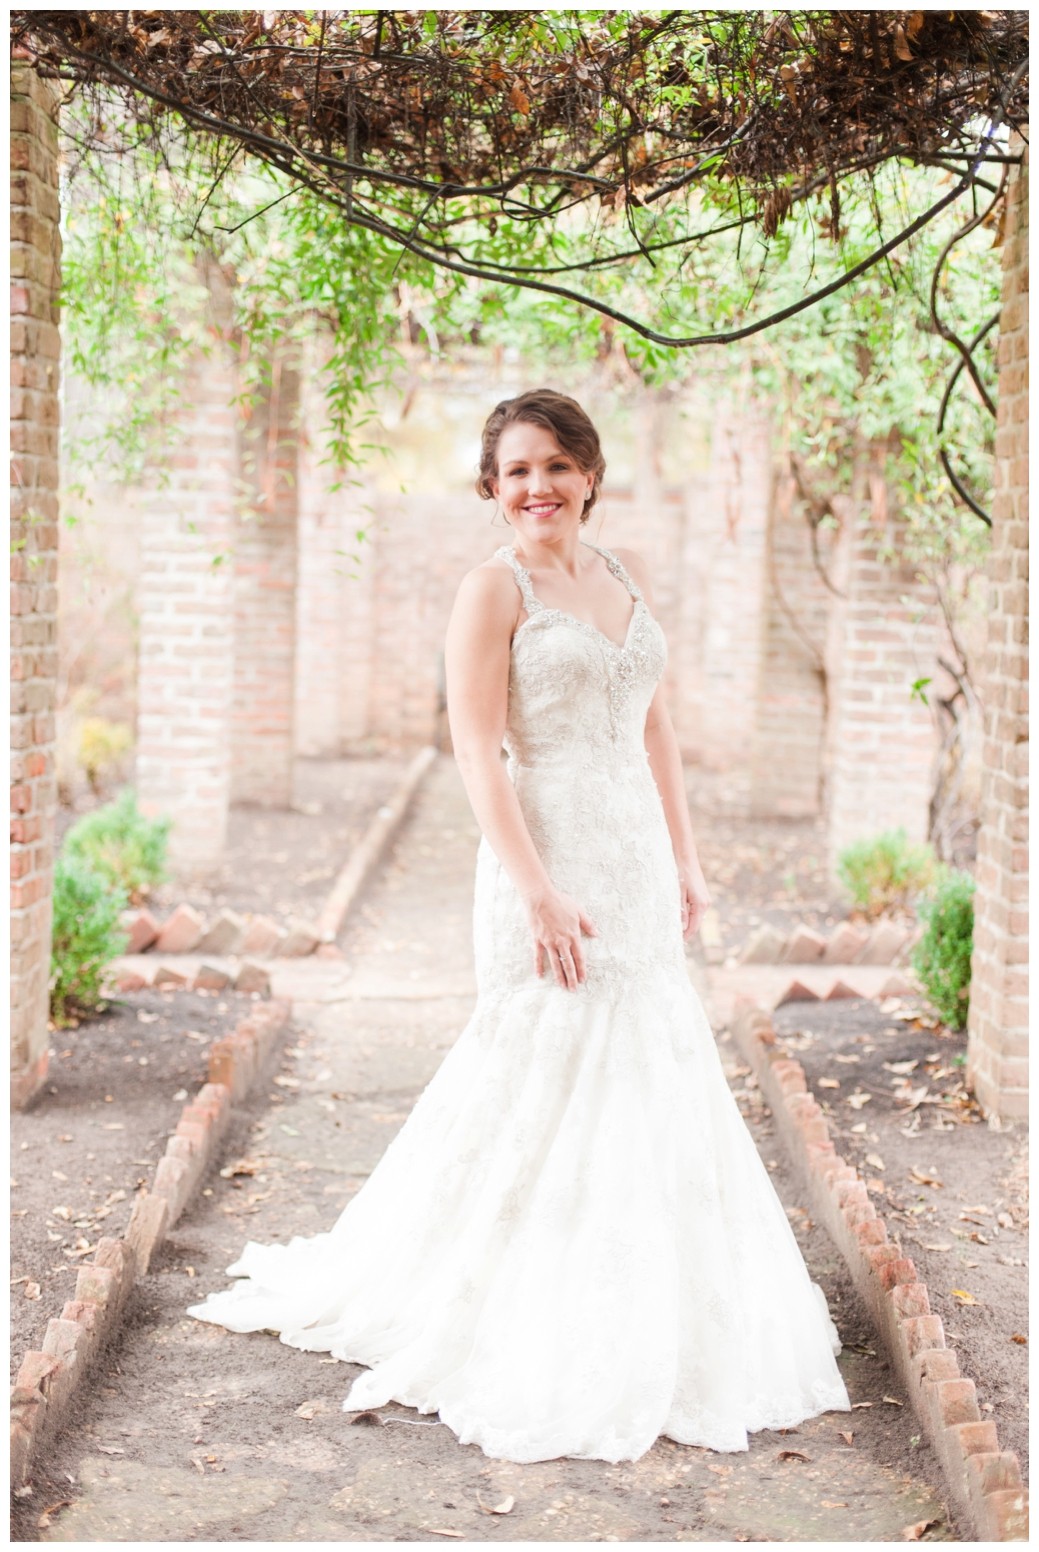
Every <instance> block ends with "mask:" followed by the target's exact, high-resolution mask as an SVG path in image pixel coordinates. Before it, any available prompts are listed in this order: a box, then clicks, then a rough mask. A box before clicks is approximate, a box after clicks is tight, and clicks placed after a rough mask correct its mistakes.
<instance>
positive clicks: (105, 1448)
mask: <svg viewBox="0 0 1039 1552" xmlns="http://www.w3.org/2000/svg"><path fill="white" fill-rule="evenodd" d="M95 1448H96V1449H97V1450H99V1451H100V1453H101V1454H102V1455H125V1454H126V1451H125V1450H123V1449H120V1448H119V1446H118V1444H98V1445H96V1446H95Z"/></svg>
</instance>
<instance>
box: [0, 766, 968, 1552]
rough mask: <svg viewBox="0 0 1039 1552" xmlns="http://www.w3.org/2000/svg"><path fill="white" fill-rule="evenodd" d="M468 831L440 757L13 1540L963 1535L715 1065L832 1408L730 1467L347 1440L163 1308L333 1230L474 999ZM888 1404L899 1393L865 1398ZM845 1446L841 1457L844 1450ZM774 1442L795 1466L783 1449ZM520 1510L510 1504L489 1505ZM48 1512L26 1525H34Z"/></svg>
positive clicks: (438, 1439)
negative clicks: (342, 970)
mask: <svg viewBox="0 0 1039 1552" xmlns="http://www.w3.org/2000/svg"><path fill="white" fill-rule="evenodd" d="M475 845H476V831H475V827H474V825H473V821H472V819H471V816H470V814H469V811H468V807H467V805H466V803H465V799H464V794H463V793H462V790H461V784H460V782H459V780H458V777H457V774H456V772H455V770H454V767H453V766H452V765H451V764H450V762H441V764H440V765H439V766H438V767H437V768H436V769H435V770H434V772H433V773H432V776H431V779H430V781H429V783H428V785H427V787H426V788H425V790H424V792H423V794H422V796H421V798H420V801H419V804H418V808H417V812H416V813H415V815H414V816H413V818H412V820H411V821H410V823H409V824H408V825H407V826H406V828H405V830H404V832H403V833H402V836H401V838H400V842H399V844H398V847H397V849H396V851H395V853H394V854H393V856H392V857H391V858H390V861H389V863H388V865H387V867H386V868H385V870H384V871H383V874H382V875H381V877H380V879H379V880H378V882H377V884H376V886H375V887H374V889H373V891H372V893H371V895H370V897H369V901H368V904H367V905H366V906H365V907H363V908H362V910H361V911H360V912H359V913H358V914H357V916H356V917H355V918H354V920H353V922H352V924H351V925H350V926H349V927H348V929H347V932H346V934H345V935H344V939H343V946H344V948H345V949H346V951H347V954H348V959H347V967H348V969H349V973H348V974H347V975H345V976H344V978H343V980H342V981H341V983H340V984H339V986H338V987H335V986H332V987H329V983H328V981H327V979H326V980H325V982H324V983H323V987H324V990H323V993H322V995H323V998H324V1000H322V1001H320V1002H318V1001H312V1002H306V1001H298V1002H297V1003H296V1007H295V1021H294V1033H293V1036H292V1037H291V1038H292V1039H293V1041H294V1043H293V1044H292V1045H291V1046H290V1047H289V1048H288V1050H287V1053H286V1058H285V1061H284V1063H283V1066H282V1069H281V1071H280V1072H279V1073H278V1074H277V1075H276V1077H275V1079H274V1082H273V1083H272V1084H271V1086H270V1089H269V1094H268V1096H267V1097H265V1098H264V1099H263V1100H262V1102H261V1111H262V1113H261V1111H258V1113H257V1114H256V1115H255V1116H254V1117H252V1118H250V1117H249V1116H248V1115H246V1116H244V1117H243V1118H242V1120H241V1121H240V1122H239V1123H238V1124H237V1132H236V1134H234V1135H232V1137H231V1138H230V1140H229V1144H228V1146H229V1148H230V1150H231V1151H230V1152H229V1153H228V1155H227V1159H228V1162H229V1163H231V1162H234V1161H236V1160H237V1161H240V1163H241V1168H242V1173H240V1174H238V1175H234V1176H229V1177H228V1178H221V1177H219V1176H217V1177H215V1178H213V1179H211V1180H210V1181H208V1182H207V1189H208V1190H209V1191H210V1192H211V1194H210V1195H208V1196H203V1197H201V1198H200V1200H199V1202H198V1205H197V1206H196V1207H195V1209H194V1210H191V1211H189V1212H188V1213H187V1214H186V1215H185V1218H184V1219H183V1220H182V1221H181V1223H180V1224H178V1226H177V1228H176V1229H175V1230H174V1232H173V1234H172V1237H171V1239H170V1241H169V1242H168V1243H167V1245H166V1247H165V1249H164V1251H163V1254H162V1256H161V1257H160V1259H159V1261H158V1263H157V1264H156V1266H155V1267H154V1269H153V1270H152V1271H151V1272H150V1273H149V1275H148V1277H147V1278H146V1279H145V1280H144V1282H143V1283H142V1284H141V1286H140V1287H139V1289H138V1290H137V1292H136V1294H135V1297H134V1304H133V1308H132V1311H131V1318H130V1322H129V1324H128V1327H127V1330H126V1333H125V1336H124V1338H123V1340H122V1341H121V1343H120V1345H119V1347H118V1348H117V1349H116V1351H115V1352H114V1353H113V1354H112V1356H111V1358H110V1359H109V1362H108V1366H107V1368H106V1369H104V1370H103V1371H101V1373H100V1374H99V1379H98V1382H97V1384H96V1386H95V1387H94V1394H93V1395H92V1396H91V1398H90V1399H89V1401H88V1402H87V1403H86V1404H85V1405H84V1406H83V1408H82V1409H81V1413H80V1416H79V1418H78V1419H77V1421H76V1424H75V1426H74V1427H73V1428H71V1429H70V1430H69V1432H68V1434H67V1435H66V1436H65V1437H64V1438H63V1439H62V1440H61V1441H59V1443H58V1444H57V1446H56V1447H55V1449H54V1451H53V1453H52V1455H51V1458H50V1460H49V1462H48V1469H47V1472H46V1474H42V1473H41V1474H38V1475H37V1478H36V1481H35V1484H34V1492H33V1495H32V1498H31V1499H25V1500H23V1501H21V1502H20V1504H19V1505H18V1510H17V1515H18V1520H17V1528H16V1531H15V1535H16V1537H17V1539H20V1540H33V1539H39V1540H45V1541H84V1542H95V1541H116V1542H120V1541H144V1542H150V1541H151V1542H154V1541H174V1540H176V1541H181V1540H183V1541H195V1540H198V1541H204V1540H205V1541H279V1540H282V1541H307V1540H311V1541H440V1540H451V1539H462V1540H470V1541H480V1542H482V1541H496V1540H503V1541H516V1540H519V1541H523V1540H528V1541H617V1540H634V1541H676V1540H677V1541H715V1540H736V1541H748V1540H750V1541H758V1540H772V1541H801V1540H804V1541H813V1542H814V1541H828V1540H836V1541H891V1540H895V1541H897V1540H900V1539H901V1537H902V1533H903V1530H904V1528H905V1527H907V1526H910V1525H916V1524H919V1523H920V1522H921V1521H924V1522H934V1523H933V1524H932V1526H931V1528H930V1529H929V1530H926V1531H925V1532H924V1539H928V1540H930V1539H943V1540H950V1539H953V1540H955V1539H965V1538H964V1534H963V1532H962V1530H958V1529H957V1527H956V1526H955V1524H953V1523H951V1522H950V1520H949V1517H948V1514H947V1511H946V1510H945V1508H944V1505H943V1501H942V1500H943V1495H942V1492H941V1487H940V1477H939V1475H938V1471H937V1467H936V1464H935V1462H934V1460H933V1458H932V1457H931V1455H930V1454H929V1452H928V1451H927V1449H926V1448H925V1447H924V1446H923V1445H922V1444H921V1442H920V1441H919V1440H918V1439H917V1438H916V1436H915V1433H914V1428H913V1420H912V1415H911V1413H910V1412H909V1408H908V1406H905V1405H902V1406H900V1405H898V1404H897V1402H898V1401H899V1400H902V1401H904V1397H902V1396H901V1395H900V1392H899V1390H898V1388H897V1384H896V1381H895V1380H894V1378H893V1376H892V1374H891V1372H890V1370H889V1369H888V1368H887V1366H886V1364H885V1363H884V1361H883V1359H882V1358H881V1357H879V1356H877V1354H876V1352H875V1347H874V1343H873V1340H872V1337H871V1333H870V1330H869V1326H868V1322H867V1319H866V1316H865V1313H864V1311H863V1309H862V1308H861V1306H860V1305H859V1303H858V1301H857V1299H856V1297H855V1295H854V1293H853V1290H852V1288H851V1286H850V1283H849V1281H848V1279H847V1277H846V1275H845V1273H844V1270H843V1266H842V1264H841V1263H840V1260H839V1257H838V1256H837V1254H836V1252H835V1251H834V1249H833V1247H832V1245H831V1244H830V1242H829V1241H828V1239H827V1238H826V1237H825V1235H824V1234H823V1233H822V1231H821V1230H820V1229H818V1228H816V1227H814V1226H813V1225H811V1224H810V1222H809V1221H808V1219H807V1217H806V1215H805V1214H804V1212H803V1211H799V1210H798V1209H799V1204H798V1202H797V1200H796V1196H795V1194H794V1189H793V1186H792V1183H791V1180H790V1179H789V1178H788V1175H787V1171H786V1169H785V1168H784V1166H783V1162H782V1157H781V1155H780V1153H779V1151H778V1145H777V1144H776V1143H775V1141H774V1139H773V1136H772V1132H771V1121H770V1117H769V1116H768V1113H767V1111H766V1110H765V1109H764V1107H763V1106H762V1105H761V1103H760V1099H759V1097H758V1096H757V1095H756V1093H755V1091H754V1090H753V1088H752V1089H750V1090H747V1089H746V1088H745V1086H744V1084H743V1082H742V1076H741V1071H740V1069H739V1068H738V1065H737V1060H736V1057H735V1055H734V1054H730V1052H731V1047H729V1046H728V1044H727V1042H723V1044H722V1047H721V1049H722V1051H723V1054H724V1056H725V1060H726V1064H727V1066H728V1067H730V1068H731V1069H732V1079H733V1083H734V1087H735V1088H736V1091H737V1094H738V1096H739V1098H740V1102H741V1105H742V1106H743V1107H744V1109H745V1113H746V1115H747V1118H748V1124H750V1125H751V1127H752V1129H753V1131H754V1135H755V1137H756V1139H757V1141H758V1143H759V1146H760V1147H761V1149H762V1151H763V1154H764V1157H765V1159H766V1161H767V1162H768V1163H769V1164H770V1168H771V1167H772V1161H775V1167H774V1168H772V1173H773V1178H774V1179H775V1181H776V1184H777V1189H779V1191H780V1194H781V1196H782V1197H783V1199H784V1201H785V1202H786V1204H787V1206H788V1209H789V1210H790V1212H791V1218H792V1222H793V1223H794V1225H795V1228H796V1231H797V1233H798V1237H799V1239H800V1242H801V1244H802V1247H803V1249H804V1252H805V1254H806V1257H807V1258H808V1262H809V1265H810V1267H811V1269H812V1273H813V1275H814V1276H815V1277H816V1278H817V1279H818V1280H819V1281H820V1282H821V1283H822V1285H823V1287H824V1288H825V1290H826V1292H827V1296H828V1298H829V1299H830V1302H831V1308H832V1310H833V1312H834V1316H835V1319H836V1320H837V1323H838V1326H839V1329H840V1331H841V1334H842V1337H843V1339H844V1341H845V1351H844V1353H843V1355H842V1357H841V1360H840V1362H841V1368H842V1372H843V1373H844V1376H845V1379H846V1381H847V1383H848V1387H849V1391H850V1393H851V1396H852V1400H853V1401H854V1402H858V1403H863V1405H861V1406H860V1407H859V1408H858V1409H857V1410H855V1411H853V1412H852V1413H850V1414H849V1413H834V1414H829V1415H827V1416H823V1417H820V1418H815V1419H813V1420H811V1421H810V1422H808V1423H806V1424H804V1425H803V1426H802V1427H801V1428H800V1429H799V1430H792V1431H788V1432H786V1433H785V1434H782V1435H781V1434H778V1433H760V1434H757V1435H754V1436H753V1438H752V1442H751V1448H750V1450H749V1451H748V1452H746V1453H745V1454H739V1455H718V1454H714V1453H712V1452H711V1451H708V1450H701V1449H690V1448H686V1447H683V1446H679V1445H675V1444H672V1443H670V1442H669V1441H664V1440H659V1441H658V1442H657V1444H656V1445H655V1446H654V1447H653V1448H652V1449H651V1450H650V1451H649V1452H648V1453H647V1454H646V1455H645V1456H644V1457H643V1458H642V1459H641V1460H639V1461H637V1462H634V1463H625V1464H621V1465H616V1466H610V1465H607V1464H605V1463H602V1462H595V1461H570V1460H563V1461H552V1462H545V1463H540V1464H536V1465H526V1466H520V1465H515V1464H512V1463H508V1462H503V1461H492V1460H489V1459H487V1458H486V1457H485V1456H484V1455H483V1454H482V1453H481V1452H480V1451H479V1450H478V1449H477V1448H476V1447H475V1446H471V1445H470V1446H464V1447H463V1446H461V1445H459V1444H458V1443H457V1441H456V1440H455V1438H454V1436H453V1435H452V1434H451V1433H450V1431H449V1430H448V1429H447V1428H445V1427H444V1426H443V1425H441V1424H437V1423H436V1422H433V1421H431V1420H430V1419H419V1418H418V1416H417V1414H415V1413H412V1412H409V1411H408V1410H407V1409H405V1408H403V1407H396V1406H390V1407H386V1408H384V1409H382V1411H381V1413H380V1414H379V1415H380V1416H381V1418H382V1419H383V1422H382V1425H381V1426H380V1425H371V1426H358V1425H357V1424H354V1423H352V1422H351V1421H350V1420H349V1418H348V1417H347V1415H346V1414H344V1413H343V1412H342V1411H341V1409H340V1403H341V1400H342V1397H343V1396H344V1395H345V1393H346V1390H347V1388H348V1385H349V1382H350V1380H351V1378H352V1377H353V1375H354V1374H355V1373H356V1372H357V1371H356V1370H355V1369H354V1368H353V1367H352V1366H349V1365H345V1364H340V1363H337V1362H336V1361H335V1360H330V1359H328V1358H327V1357H326V1356H324V1355H322V1354H317V1353H300V1352H297V1351H295V1350H293V1349H290V1348H288V1347H285V1346H283V1345H282V1344H280V1343H279V1342H278V1341H277V1339H276V1338H275V1337H273V1336H271V1335H269V1334H263V1333H257V1334H255V1335H251V1336H240V1335H234V1334H231V1333H228V1332H225V1331H223V1330H222V1329H221V1328H220V1327H217V1326H210V1325H205V1324H202V1323H201V1322H198V1321H195V1320H192V1319H190V1318H189V1317H187V1316H185V1315H184V1314H183V1310H184V1307H185V1306H186V1305H187V1304H189V1303H192V1302H194V1301H195V1300H197V1299H198V1298H200V1297H201V1296H202V1295H203V1294H204V1293H206V1292H208V1291H209V1290H210V1289H212V1288H216V1287H221V1286H223V1285H224V1284H225V1283H226V1281H227V1279H226V1276H225V1275H224V1268H225V1267H226V1266H227V1265H228V1264H229V1263H230V1262H231V1261H232V1260H233V1259H234V1258H235V1257H236V1256H237V1255H238V1254H239V1253H240V1250H241V1248H242V1244H243V1242H244V1240H245V1239H247V1238H254V1239H257V1240H259V1241H270V1240H274V1239H281V1240H285V1239H287V1238H289V1237H290V1236H291V1235H292V1234H307V1233H313V1232H316V1231H317V1230H318V1229H323V1228H328V1227H330V1226H331V1224H332V1223H333V1222H334V1220H335V1217H336V1215H337V1214H338V1212H339V1211H340V1209H341V1208H342V1206H343V1205H344V1204H345V1203H346V1202H347V1201H348V1200H349V1199H350V1197H351V1195H352V1194H353V1193H354V1192H355V1191H356V1190H357V1189H358V1187H359V1186H360V1185H361V1184H362V1182H363V1181H364V1179H365V1177H366V1175H367V1174H368V1173H369V1172H370V1170H371V1168H372V1167H373V1165H374V1163H375V1162H376V1160H377V1159H378V1158H379V1156H380V1155H381V1153H382V1151H383V1149H384V1148H385V1146H386V1144H387V1143H388V1141H389V1140H390V1138H391V1137H392V1136H393V1134H394V1132H395V1130H396V1129H397V1127H399V1125H400V1124H401V1122H402V1121H403V1119H404V1118H405V1116H406V1115H407V1113H408V1110H409V1108H410V1106H411V1105H412V1103H413V1101H414V1099H415V1097H416V1095H417V1093H418V1092H419V1090H420V1089H421V1087H422V1086H423V1085H424V1083H426V1082H427V1081H428V1079H429V1078H430V1076H431V1075H432V1073H433V1072H434V1071H435V1070H436V1067H437V1065H438V1063H439V1062H440V1060H441V1059H442V1057H443V1054H444V1052H445V1051H446V1050H447V1049H448V1047H449V1045H450V1044H451V1043H452V1041H453V1040H454V1038H455V1037H456V1035H457V1033H458V1032H459V1030H460V1029H461V1027H462V1025H463V1023H464V1021H465V1019H466V1017H467V1015H468V1012H469V1009H470V1008H471V1005H472V968H471V960H470V913H471V900H472V893H471V891H472V863H473V856H474V852H475ZM885 1397H891V1398H894V1399H893V1400H885V1399H884V1398H885ZM846 1434H850V1435H851V1442H850V1444H849V1443H848V1442H847V1440H846V1439H845V1438H844V1437H843V1436H842V1435H846ZM782 1451H791V1452H797V1453H795V1454H793V1455H791V1456H790V1458H787V1459H781V1458H780V1455H781V1452H782ZM510 1498H511V1499H513V1500H514V1506H513V1507H512V1508H511V1510H510V1511H509V1512H508V1513H503V1514H495V1513H492V1512H489V1511H491V1510H493V1509H494V1508H495V1506H501V1505H503V1504H506V1503H507V1502H508V1500H509V1499H510ZM62 1500H66V1501H68V1502H67V1506H66V1507H63V1508H61V1509H55V1510H54V1511H53V1512H52V1514H51V1516H50V1519H51V1523H50V1524H49V1525H45V1526H43V1527H42V1528H41V1527H40V1526H39V1517H40V1514H41V1511H43V1510H45V1509H46V1508H47V1507H48V1506H49V1505H52V1504H57V1503H60V1502H61V1501H62Z"/></svg>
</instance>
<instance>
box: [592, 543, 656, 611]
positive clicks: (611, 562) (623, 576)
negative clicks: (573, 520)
mask: <svg viewBox="0 0 1039 1552" xmlns="http://www.w3.org/2000/svg"><path fill="white" fill-rule="evenodd" d="M581 543H582V544H586V545H587V546H588V548H589V549H590V550H596V551H597V552H598V553H599V554H600V555H601V556H602V558H603V560H604V561H605V562H606V564H607V566H609V568H610V570H611V571H612V572H613V574H614V576H615V577H617V578H618V579H619V581H621V582H623V583H624V586H625V587H626V588H627V589H628V592H629V593H630V594H631V596H632V598H634V599H635V600H636V601H641V599H642V590H641V588H640V587H639V585H638V583H637V582H633V581H632V579H631V577H630V576H629V575H628V573H627V572H626V571H625V569H624V566H623V565H622V564H621V562H620V561H619V560H618V559H617V557H616V555H614V553H613V551H612V550H605V549H603V547H602V545H601V544H593V543H592V541H591V539H582V540H581Z"/></svg>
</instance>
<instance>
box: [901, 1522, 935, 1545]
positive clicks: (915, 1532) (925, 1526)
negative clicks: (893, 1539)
mask: <svg viewBox="0 0 1039 1552" xmlns="http://www.w3.org/2000/svg"><path fill="white" fill-rule="evenodd" d="M940 1524H941V1521H940V1520H917V1522H916V1524H915V1525H907V1526H906V1527H905V1529H904V1530H903V1532H902V1540H903V1541H919V1540H920V1537H921V1536H922V1535H923V1533H924V1531H925V1530H930V1528H931V1526H932V1525H940Z"/></svg>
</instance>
